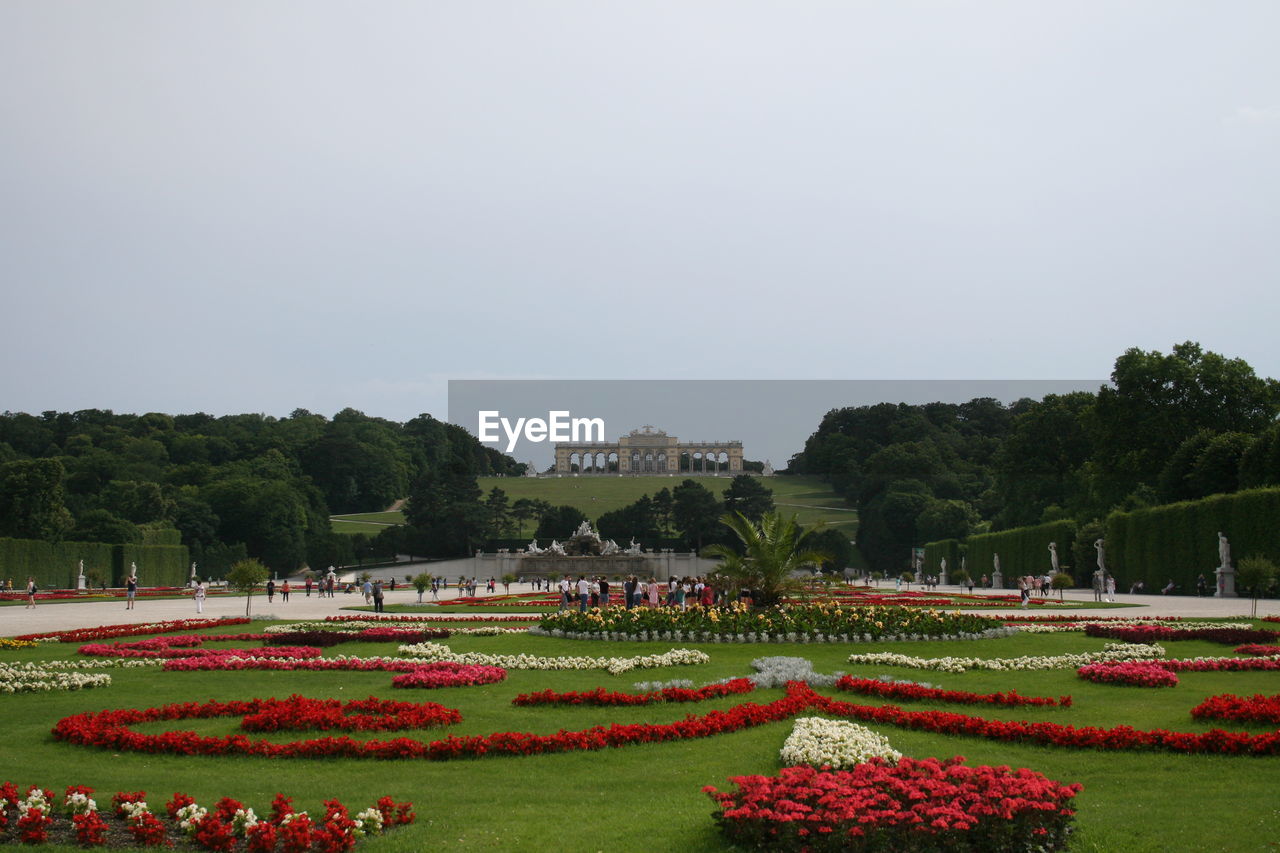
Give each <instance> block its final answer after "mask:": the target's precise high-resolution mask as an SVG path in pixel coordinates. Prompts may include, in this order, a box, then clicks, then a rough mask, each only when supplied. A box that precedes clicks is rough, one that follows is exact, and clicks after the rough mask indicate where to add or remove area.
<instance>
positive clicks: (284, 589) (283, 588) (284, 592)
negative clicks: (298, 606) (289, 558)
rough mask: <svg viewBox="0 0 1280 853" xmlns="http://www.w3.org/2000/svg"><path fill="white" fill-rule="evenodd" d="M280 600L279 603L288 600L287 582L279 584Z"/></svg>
mask: <svg viewBox="0 0 1280 853" xmlns="http://www.w3.org/2000/svg"><path fill="white" fill-rule="evenodd" d="M280 600H281V601H288V600H289V582H288V581H285V582H284V583H282V584H280Z"/></svg>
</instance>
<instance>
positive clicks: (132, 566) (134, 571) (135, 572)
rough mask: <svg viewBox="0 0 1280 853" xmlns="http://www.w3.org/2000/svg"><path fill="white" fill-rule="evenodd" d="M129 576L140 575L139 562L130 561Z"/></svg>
mask: <svg viewBox="0 0 1280 853" xmlns="http://www.w3.org/2000/svg"><path fill="white" fill-rule="evenodd" d="M129 576H130V577H135V578H136V577H137V576H138V564H137V563H130V564H129Z"/></svg>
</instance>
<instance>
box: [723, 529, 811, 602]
mask: <svg viewBox="0 0 1280 853" xmlns="http://www.w3.org/2000/svg"><path fill="white" fill-rule="evenodd" d="M720 521H721V523H722V524H724V525H725V526H726V527H728V528H729V529H730V530H731V531H733V533H734V534H735V535H736V536H737V538H738V544H739V547H740V548H741V551H738V550H735V549H733V548H731V547H729V546H727V545H719V544H716V545H709V546H707V548H706V549H705V550H704V554H705V556H708V557H712V558H717V557H718V558H720V560H721V562H720V566H719V568H718V569H717V570H716V573H717V574H718V575H720V576H721V577H724V578H725V579H726V580H727V581H728V582H729V584H730V586H731V587H732V588H735V589H749V590H751V596H752V601H753V602H754V603H755V604H756V605H757V606H762V607H769V606H773V605H776V604H779V603H781V601H782V597H783V595H784V594H786V593H787V592H788V591H789V590H793V589H803V584H802V583H801V582H800V581H799V580H797V579H795V578H793V577H792V573H793V572H796V571H798V570H800V569H803V568H806V567H812V566H815V565H821V564H822V563H823V562H825V561H828V560H830V559H831V555H830V554H828V553H826V552H824V551H817V550H812V549H810V548H809V547H808V541H807V540H808V538H809V534H808V533H806V532H804V531H803V530H802V528H801V527H800V525H799V524H798V523H797V522H796V518H795V516H794V515H793V516H791V517H789V518H783V517H782V516H781V515H779V514H778V513H776V512H770V513H766V514H765V515H764V517H763V518H761V519H760V520H759V521H758V522H753V521H751V520H750V519H748V518H747V517H746V516H744V515H742V514H741V513H734V514H732V515H725V516H723V517H722V518H721V519H720Z"/></svg>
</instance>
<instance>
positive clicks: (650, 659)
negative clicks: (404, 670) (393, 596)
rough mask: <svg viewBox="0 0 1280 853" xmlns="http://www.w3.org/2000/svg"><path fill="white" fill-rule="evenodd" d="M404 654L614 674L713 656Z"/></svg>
mask: <svg viewBox="0 0 1280 853" xmlns="http://www.w3.org/2000/svg"><path fill="white" fill-rule="evenodd" d="M400 654H402V655H409V656H411V657H418V658H427V659H429V660H438V661H455V662H457V663H473V664H479V665H481V666H500V667H502V668H503V669H549V670H550V669H603V670H607V671H608V672H609V673H611V674H613V675H619V674H621V673H624V672H630V671H631V670H633V669H648V668H651V667H660V666H691V665H693V664H700V663H706V662H708V661H709V660H711V657H710V656H709V655H708V654H707V653H706V652H699V651H694V650H692V649H672V650H671V651H669V652H664V653H663V654H654V655H638V656H636V657H630V658H590V657H555V658H552V657H538V656H536V655H486V654H481V653H479V652H463V653H457V652H454V651H453V650H452V649H450V648H449V647H448V646H445V645H442V644H440V643H419V644H416V645H409V646H401V647H400Z"/></svg>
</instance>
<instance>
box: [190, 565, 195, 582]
mask: <svg viewBox="0 0 1280 853" xmlns="http://www.w3.org/2000/svg"><path fill="white" fill-rule="evenodd" d="M191 579H192V580H195V579H196V564H195V563H192V564H191Z"/></svg>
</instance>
